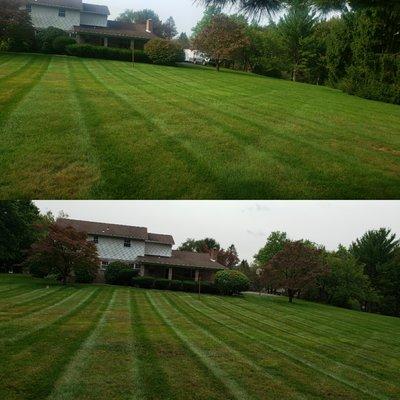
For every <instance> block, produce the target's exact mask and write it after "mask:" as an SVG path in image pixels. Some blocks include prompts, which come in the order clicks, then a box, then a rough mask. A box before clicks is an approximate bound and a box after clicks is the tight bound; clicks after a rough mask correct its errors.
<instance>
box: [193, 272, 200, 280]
mask: <svg viewBox="0 0 400 400" xmlns="http://www.w3.org/2000/svg"><path fill="white" fill-rule="evenodd" d="M199 275H200V274H199V270H198V269H196V271H195V273H194V280H195V281H196V282H198V281H199Z"/></svg>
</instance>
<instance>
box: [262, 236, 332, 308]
mask: <svg viewBox="0 0 400 400" xmlns="http://www.w3.org/2000/svg"><path fill="white" fill-rule="evenodd" d="M322 255H323V252H322V250H319V249H315V248H314V247H311V246H309V245H307V244H305V243H303V242H289V243H286V245H285V247H284V249H283V250H282V251H280V252H279V253H277V254H276V255H275V256H274V257H273V258H272V259H271V261H270V262H269V263H268V265H267V267H265V268H264V270H263V280H264V282H265V283H266V285H270V286H272V287H274V288H275V289H285V291H286V293H287V295H288V297H289V301H290V302H291V303H292V302H293V298H294V296H295V295H296V294H298V293H299V292H301V291H302V290H305V289H308V288H309V287H311V286H313V285H315V283H316V280H317V279H318V278H319V277H321V276H323V275H324V274H326V273H327V271H328V267H327V265H326V263H325V261H324V258H323V257H322Z"/></svg>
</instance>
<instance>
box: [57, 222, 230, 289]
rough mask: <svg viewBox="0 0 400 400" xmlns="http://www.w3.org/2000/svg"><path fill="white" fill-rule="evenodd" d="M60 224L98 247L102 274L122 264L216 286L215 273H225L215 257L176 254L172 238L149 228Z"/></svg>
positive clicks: (154, 274) (142, 271)
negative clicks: (108, 266)
mask: <svg viewBox="0 0 400 400" xmlns="http://www.w3.org/2000/svg"><path fill="white" fill-rule="evenodd" d="M57 224H58V225H59V226H62V227H69V226H70V227H73V228H74V229H76V230H77V231H80V232H85V233H86V234H87V235H88V240H90V241H92V242H93V243H95V244H96V247H97V252H98V255H99V258H100V262H101V265H100V273H103V274H104V270H105V268H106V267H107V265H109V264H110V263H112V262H115V261H121V262H124V263H126V264H128V265H129V266H131V267H132V268H133V269H137V270H138V271H139V275H140V276H152V277H154V278H164V279H169V280H172V279H177V280H193V281H196V282H197V281H199V280H201V281H207V282H213V281H214V278H215V273H216V272H218V271H220V270H222V269H225V267H224V266H222V265H221V264H219V263H218V262H217V260H216V254H215V253H214V252H212V253H211V254H204V253H192V252H186V251H177V250H173V249H172V247H173V246H174V244H175V241H174V238H173V237H172V236H171V235H163V234H158V233H150V232H148V229H147V228H143V227H137V226H126V225H115V224H106V223H100V222H89V221H80V220H72V219H65V218H60V219H58V220H57Z"/></svg>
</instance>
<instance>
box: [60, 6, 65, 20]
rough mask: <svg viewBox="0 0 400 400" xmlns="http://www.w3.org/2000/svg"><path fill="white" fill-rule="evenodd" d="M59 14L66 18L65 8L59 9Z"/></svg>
mask: <svg viewBox="0 0 400 400" xmlns="http://www.w3.org/2000/svg"><path fill="white" fill-rule="evenodd" d="M58 16H59V17H61V18H65V8H59V9H58Z"/></svg>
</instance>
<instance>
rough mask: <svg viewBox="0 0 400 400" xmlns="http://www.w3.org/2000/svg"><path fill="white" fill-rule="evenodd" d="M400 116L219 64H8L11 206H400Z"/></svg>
mask: <svg viewBox="0 0 400 400" xmlns="http://www.w3.org/2000/svg"><path fill="white" fill-rule="evenodd" d="M399 158H400V107H398V106H395V105H390V104H384V103H378V102H373V101H368V100H364V99H360V98H356V97H351V96H348V95H346V94H344V93H341V92H340V91H337V90H333V89H329V88H326V87H317V86H311V85H305V84H296V83H292V82H287V81H282V80H275V79H269V78H264V77H259V76H255V75H250V74H243V73H239V72H232V71H223V72H221V73H219V74H218V73H217V72H215V71H214V70H211V69H207V68H189V67H179V68H172V67H159V66H152V65H145V64H137V65H136V67H135V69H133V68H132V66H131V65H130V64H129V63H123V62H113V61H99V60H85V59H74V58H67V57H58V56H57V57H52V56H45V55H24V54H20V55H12V54H4V55H0V170H1V172H2V173H1V174H0V198H14V197H28V198H63V199H65V198H131V199H135V198H136V199H161V198H166V199H170V198H173V199H177V198H190V199H204V198H209V199H211V198H212V199H223V198H225V199H226V198H228V199H248V198H252V199H255V198H262V199H269V198H287V199H289V198H293V199H295V198H301V199H310V198H314V199H315V198H318V199H321V198H332V199H348V198H357V199H387V198H399V197H400V161H399Z"/></svg>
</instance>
